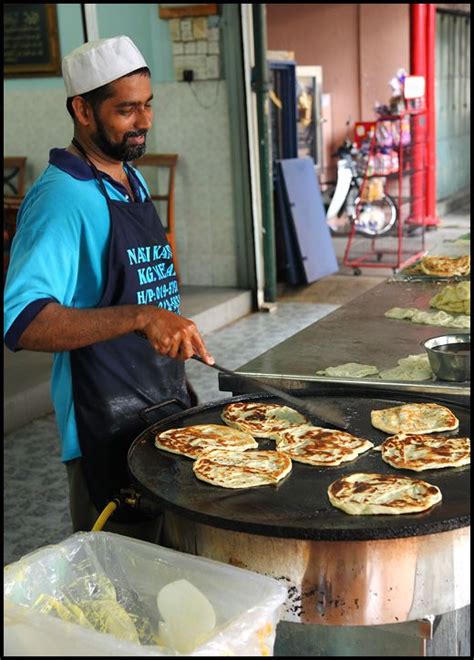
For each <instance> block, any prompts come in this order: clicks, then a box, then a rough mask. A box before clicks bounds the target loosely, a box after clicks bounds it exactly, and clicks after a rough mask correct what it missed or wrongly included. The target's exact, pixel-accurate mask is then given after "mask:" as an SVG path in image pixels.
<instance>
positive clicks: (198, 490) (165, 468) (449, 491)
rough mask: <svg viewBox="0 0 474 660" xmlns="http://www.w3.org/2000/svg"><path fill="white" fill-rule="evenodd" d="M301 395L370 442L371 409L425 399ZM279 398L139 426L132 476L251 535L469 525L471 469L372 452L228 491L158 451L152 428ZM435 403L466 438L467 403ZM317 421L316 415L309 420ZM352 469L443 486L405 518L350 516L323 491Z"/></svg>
mask: <svg viewBox="0 0 474 660" xmlns="http://www.w3.org/2000/svg"><path fill="white" fill-rule="evenodd" d="M304 398H305V399H310V400H312V401H314V402H315V403H316V402H317V401H320V402H321V403H323V402H324V401H327V402H328V403H331V404H334V405H339V406H340V407H341V409H343V410H345V411H346V417H347V419H348V420H350V428H349V431H350V432H351V433H353V434H354V435H356V436H360V437H365V438H367V439H369V440H371V441H372V442H374V444H375V446H377V445H379V444H381V443H382V442H383V440H384V439H385V438H386V437H387V436H388V434H385V433H383V432H382V431H378V430H377V429H375V428H373V427H372V425H371V422H370V411H371V410H373V409H375V408H378V409H380V408H388V407H392V406H398V405H402V404H403V403H408V402H410V401H413V402H421V401H428V399H425V398H423V397H420V396H418V397H415V396H411V395H409V394H403V395H400V394H399V393H398V392H397V393H396V394H394V393H389V394H387V396H386V397H383V396H380V392H377V393H376V394H370V393H369V392H366V393H365V396H364V395H362V394H361V392H360V389H358V390H357V391H356V392H354V391H351V390H350V389H348V390H346V391H345V392H343V393H341V392H339V393H338V395H337V397H336V396H334V395H332V396H331V395H330V394H328V395H327V396H326V395H320V394H319V395H318V396H308V395H307V394H306V393H304ZM263 400H265V401H267V402H274V401H277V399H275V398H274V397H272V396H267V395H262V394H258V395H242V396H238V397H233V398H232V399H225V400H219V401H214V402H212V403H209V404H205V405H203V406H198V407H196V408H192V409H190V410H187V411H184V412H182V413H177V414H176V415H173V416H171V417H168V418H167V419H165V420H162V421H161V422H158V423H157V424H154V425H153V426H151V427H150V428H149V429H147V430H146V431H144V432H143V433H142V434H141V435H140V436H139V437H138V438H137V439H136V440H135V442H134V443H133V445H132V446H131V448H130V451H129V455H128V464H129V469H130V472H131V475H132V477H133V478H134V480H135V481H136V482H138V484H139V487H140V488H141V490H143V491H144V492H147V493H148V494H151V495H152V496H153V497H154V499H156V500H157V502H158V504H160V505H161V507H162V508H163V509H165V510H166V509H168V510H171V511H174V512H177V513H180V514H182V515H183V516H185V517H188V518H191V519H193V520H195V521H197V522H200V523H205V524H208V525H211V526H214V527H221V528H224V529H231V530H234V531H239V532H244V533H248V534H260V535H265V536H276V537H283V538H294V539H308V540H331V541H337V540H353V541H356V540H370V539H394V538H399V537H406V536H419V535H424V534H433V533H437V532H444V531H449V530H452V529H456V528H459V527H465V526H468V525H469V524H470V466H464V467H460V468H446V469H440V470H425V471H423V472H413V471H411V470H396V469H395V468H392V467H391V466H390V465H388V464H387V463H385V462H384V461H383V460H382V457H381V454H380V452H378V451H374V450H370V451H368V452H367V453H365V454H363V455H361V456H360V457H359V458H357V459H355V460H354V461H350V462H347V463H344V464H342V465H341V466H337V467H313V466H310V465H305V464H303V463H297V462H296V461H293V469H292V471H291V473H290V474H289V475H288V476H287V477H285V479H284V480H283V481H282V482H280V483H279V484H277V485H276V486H259V487H255V488H247V489H235V490H234V489H226V488H221V487H218V486H212V485H210V484H207V483H205V482H203V481H200V480H198V479H197V478H196V477H195V476H194V473H193V471H192V463H193V461H192V459H190V458H187V457H184V456H179V455H177V454H171V453H168V452H165V451H163V450H160V449H157V448H156V447H155V445H154V436H155V434H156V433H158V432H161V431H164V430H166V429H169V428H174V427H183V426H190V425H192V424H208V423H214V424H219V423H223V422H222V420H221V418H220V413H221V411H222V409H223V407H224V405H226V404H227V403H229V402H231V401H263ZM429 400H430V401H437V402H438V403H441V404H443V405H448V407H449V408H450V409H451V410H452V411H453V412H454V414H455V415H456V416H457V417H458V418H459V420H460V426H459V430H458V431H456V432H453V433H452V434H451V435H458V436H469V419H470V417H469V407H468V406H465V405H462V404H455V403H447V402H446V401H441V400H440V399H429ZM311 421H312V423H314V424H315V425H317V424H318V420H317V419H313V420H311ZM257 441H258V443H259V448H260V449H274V448H275V443H274V442H273V441H271V440H262V439H258V440H257ZM353 472H379V473H382V474H398V475H406V476H410V477H414V478H415V479H423V480H425V481H428V482H429V483H432V484H434V485H436V486H438V487H439V488H440V489H441V493H442V495H443V499H442V501H441V502H440V503H439V504H436V505H435V506H434V507H432V508H431V509H430V510H428V511H424V512H422V513H416V514H403V515H366V516H352V515H348V514H346V513H344V512H342V511H340V510H339V509H335V508H334V507H332V506H331V504H330V503H329V500H328V497H327V488H328V486H329V484H330V483H332V482H333V481H334V480H335V479H338V478H339V477H341V476H343V475H347V474H351V473H353Z"/></svg>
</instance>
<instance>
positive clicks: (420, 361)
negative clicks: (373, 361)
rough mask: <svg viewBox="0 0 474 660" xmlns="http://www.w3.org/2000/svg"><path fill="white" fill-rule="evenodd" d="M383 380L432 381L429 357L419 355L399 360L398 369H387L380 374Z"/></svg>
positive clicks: (422, 354)
mask: <svg viewBox="0 0 474 660" xmlns="http://www.w3.org/2000/svg"><path fill="white" fill-rule="evenodd" d="M379 376H380V378H382V379H383V380H430V379H432V378H433V372H432V370H431V366H430V362H429V359H428V355H427V354H426V353H419V354H418V355H409V356H408V357H406V358H400V360H398V367H393V368H392V369H385V370H384V371H381V372H380V374H379Z"/></svg>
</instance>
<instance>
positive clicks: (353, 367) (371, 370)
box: [316, 362, 379, 378]
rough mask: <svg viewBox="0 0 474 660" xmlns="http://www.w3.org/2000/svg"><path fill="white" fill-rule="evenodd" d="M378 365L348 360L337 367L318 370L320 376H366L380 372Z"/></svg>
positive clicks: (317, 373)
mask: <svg viewBox="0 0 474 660" xmlns="http://www.w3.org/2000/svg"><path fill="white" fill-rule="evenodd" d="M378 371H379V370H378V369H377V367H374V366H373V365H372V364H361V363H360V362H346V363H345V364H339V365H337V366H336V367H326V369H320V370H319V371H317V372H316V375H318V376H335V377H338V378H344V377H347V378H364V376H371V375H372V374H376V373H378Z"/></svg>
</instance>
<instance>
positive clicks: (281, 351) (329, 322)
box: [219, 281, 470, 398]
mask: <svg viewBox="0 0 474 660" xmlns="http://www.w3.org/2000/svg"><path fill="white" fill-rule="evenodd" d="M445 285H446V283H445V282H444V283H441V282H395V281H385V282H382V283H381V284H379V285H378V286H375V287H374V288H373V289H370V290H369V291H367V292H366V293H364V294H362V295H360V296H358V297H357V298H355V299H354V300H352V301H351V302H350V303H348V304H347V305H343V306H342V307H340V308H339V309H337V310H336V311H335V312H332V313H331V314H329V315H328V316H326V317H324V318H323V319H321V320H319V321H317V322H316V323H313V324H312V325H310V326H308V327H307V328H305V329H304V330H302V331H301V332H298V333H297V334H295V335H293V336H292V337H290V338H289V339H286V340H285V341H283V342H282V343H281V344H278V345H277V346H275V347H274V348H272V349H270V350H269V351H266V353H263V354H262V355H260V356H258V357H257V358H255V359H254V360H251V361H250V362H247V363H246V364H244V365H242V366H241V367H239V369H237V372H238V373H241V374H242V375H248V376H252V377H253V378H258V379H260V380H263V381H266V382H268V383H271V384H274V385H275V386H279V387H282V388H284V389H289V390H290V389H302V390H305V389H315V388H316V387H317V386H318V384H320V383H321V384H324V385H332V386H343V385H344V384H351V385H352V386H353V385H360V386H361V387H364V386H368V387H370V388H390V389H391V390H403V391H406V392H415V393H421V392H422V393H425V394H433V395H434V394H436V395H447V396H450V397H451V396H454V397H462V398H464V397H468V396H470V382H464V383H453V382H447V381H441V380H432V381H387V380H382V379H380V378H375V377H373V376H369V377H365V378H334V377H328V376H317V375H316V372H317V371H318V370H321V369H325V368H326V367H331V366H336V365H340V364H344V363H346V362H359V363H363V364H371V365H375V366H376V367H377V368H378V369H379V371H380V370H384V369H389V368H392V367H396V366H397V362H398V360H399V359H400V358H404V357H407V356H408V355H418V354H420V353H423V352H424V349H423V347H422V346H421V342H422V341H424V340H426V339H428V338H429V337H437V336H440V335H443V334H448V333H450V332H456V333H458V332H470V331H469V330H459V329H453V328H443V327H440V326H433V325H421V324H417V323H412V322H411V321H408V320H395V319H388V318H386V317H385V316H384V313H385V312H386V311H387V310H389V309H390V308H392V307H416V308H418V309H423V310H428V309H429V301H430V299H431V298H432V296H434V295H435V293H437V292H438V291H440V290H441V289H442V288H443V287H444V286H445ZM219 387H220V389H221V390H223V391H231V392H233V393H234V394H238V393H244V392H247V391H249V390H248V389H247V388H246V387H245V385H244V383H243V381H242V380H240V379H238V378H232V377H231V376H227V375H225V374H220V375H219Z"/></svg>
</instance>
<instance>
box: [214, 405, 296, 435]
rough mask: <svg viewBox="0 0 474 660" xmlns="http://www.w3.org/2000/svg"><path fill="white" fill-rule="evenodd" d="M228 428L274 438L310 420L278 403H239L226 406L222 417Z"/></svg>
mask: <svg viewBox="0 0 474 660" xmlns="http://www.w3.org/2000/svg"><path fill="white" fill-rule="evenodd" d="M221 417H222V419H223V420H224V422H225V423H226V424H227V425H228V426H232V427H233V428H236V429H240V430H241V431H246V432H247V433H250V435H253V436H255V437H256V438H273V439H276V434H277V433H278V432H279V431H283V429H287V428H289V427H291V426H298V425H299V424H308V423H309V420H308V419H307V418H306V417H305V416H304V415H302V414H301V413H299V412H297V411H296V410H293V408H289V407H288V406H282V405H280V404H278V403H258V402H253V401H237V402H235V403H229V404H228V405H227V406H225V408H224V410H223V411H222V415H221Z"/></svg>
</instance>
